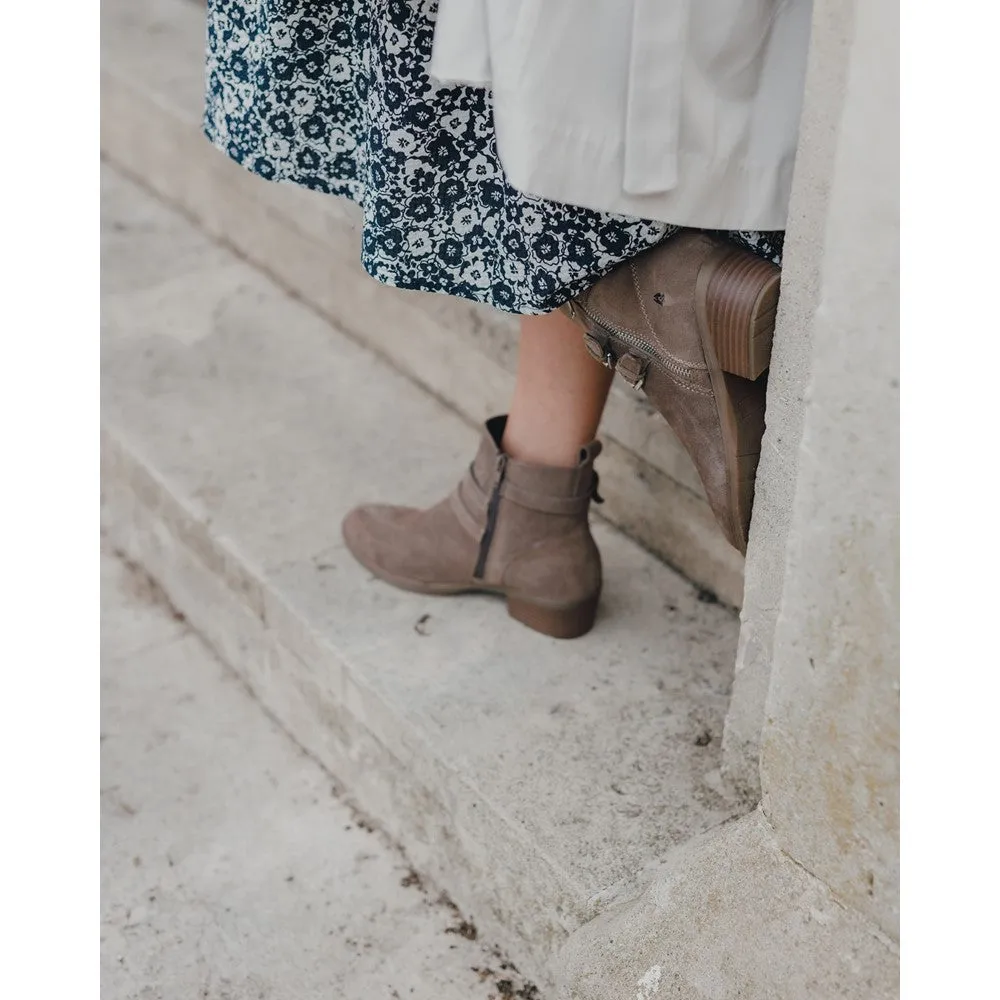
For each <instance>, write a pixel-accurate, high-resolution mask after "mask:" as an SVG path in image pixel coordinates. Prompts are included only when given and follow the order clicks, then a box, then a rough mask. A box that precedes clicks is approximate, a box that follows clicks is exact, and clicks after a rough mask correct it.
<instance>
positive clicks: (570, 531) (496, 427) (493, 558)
mask: <svg viewBox="0 0 1000 1000" xmlns="http://www.w3.org/2000/svg"><path fill="white" fill-rule="evenodd" d="M506 422H507V418H506V417H503V416H501V417H493V418H492V419H491V420H488V421H487V422H486V427H485V430H484V433H483V437H482V440H481V442H480V445H479V451H478V454H477V455H476V457H475V459H474V460H473V462H472V464H471V465H470V466H469V469H468V471H467V472H466V474H465V475H464V476H463V477H462V479H461V481H460V482H459V484H458V486H457V487H456V488H455V490H454V491H453V492H452V493H451V494H450V495H449V496H448V497H446V498H445V499H444V500H442V501H441V502H440V503H438V504H436V505H435V506H433V507H431V508H429V509H427V510H416V509H414V508H410V507H394V506H385V505H382V504H369V505H365V506H362V507H357V508H355V509H354V510H352V511H351V512H350V513H349V514H348V515H347V517H346V518H345V519H344V524H343V532H344V540H345V541H346V543H347V547H348V549H350V551H351V553H352V554H353V555H354V557H355V558H356V559H357V560H358V562H360V563H361V565H362V566H364V567H365V568H366V569H368V570H369V571H370V572H371V573H373V574H374V575H375V576H377V577H378V578H379V579H381V580H385V581H386V582H387V583H391V584H392V585H393V586H396V587H401V588H402V589H404V590H413V591H417V592H418V593H422V594H459V593H462V592H464V591H489V592H491V593H497V594H502V595H504V597H506V599H507V610H508V613H509V614H510V615H511V617H512V618H516V619H517V620H518V621H520V622H522V623H523V624H525V625H527V626H528V627H529V628H532V629H535V630H536V631H538V632H544V633H545V634H546V635H551V636H556V637H557V638H560V639H573V638H575V637H576V636H579V635H583V634H584V633H585V632H588V631H590V629H591V627H592V626H593V624H594V617H595V615H596V613H597V602H598V598H599V597H600V593H601V557H600V554H599V553H598V551H597V546H596V545H595V544H594V539H593V537H592V536H591V533H590V524H589V521H588V516H587V515H588V511H589V508H590V501H591V499H592V498H594V497H595V496H596V492H597V474H596V473H595V472H594V459H595V458H596V457H597V455H598V454H599V453H600V451H601V445H600V442H598V441H594V442H592V443H591V444H589V445H587V446H586V447H585V448H582V449H581V451H580V460H579V462H578V464H577V465H576V466H575V467H573V468H559V467H555V466H547V465H535V464H532V463H529V462H521V461H518V460H517V459H514V458H511V457H510V456H508V455H506V454H504V452H503V450H502V447H501V442H502V440H503V432H504V427H505V426H506Z"/></svg>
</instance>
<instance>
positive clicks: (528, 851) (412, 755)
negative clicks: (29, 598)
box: [101, 424, 636, 985]
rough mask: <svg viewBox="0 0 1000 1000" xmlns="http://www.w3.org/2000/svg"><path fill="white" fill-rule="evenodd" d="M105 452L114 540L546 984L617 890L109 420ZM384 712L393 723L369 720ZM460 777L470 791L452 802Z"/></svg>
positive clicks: (106, 504) (108, 519)
mask: <svg viewBox="0 0 1000 1000" xmlns="http://www.w3.org/2000/svg"><path fill="white" fill-rule="evenodd" d="M101 450H102V455H101V484H102V508H103V515H104V516H103V518H102V520H103V521H104V530H106V531H107V533H108V536H109V540H110V541H111V543H112V545H113V546H114V547H115V548H116V549H117V550H118V551H120V552H121V553H122V554H123V555H124V556H125V557H126V558H127V559H129V560H130V561H132V562H133V563H135V564H136V565H138V566H140V567H141V568H142V569H143V570H144V571H145V572H146V573H148V574H149V575H150V576H151V577H152V578H153V579H154V580H155V581H156V582H157V584H158V585H159V586H160V587H161V588H162V589H163V591H164V593H165V594H166V595H167V597H168V599H169V600H170V603H171V604H172V605H173V606H174V607H175V608H176V609H177V611H178V612H179V613H180V614H182V615H183V616H184V617H185V619H186V620H187V622H188V624H189V625H190V626H191V627H192V628H193V629H194V630H195V631H196V632H198V633H199V635H201V636H202V637H203V638H204V639H205V640H206V641H207V642H208V644H209V645H210V646H211V647H212V649H213V650H214V651H215V652H216V654H217V655H218V656H219V657H220V659H221V660H222V661H223V662H224V663H226V664H227V665H228V666H229V667H230V668H231V669H232V670H234V671H235V673H236V674H237V675H238V676H239V677H240V678H241V680H242V681H243V682H244V683H245V684H246V685H247V687H248V688H249V690H250V691H251V693H252V694H253V695H254V697H255V698H257V700H258V701H259V702H260V703H261V704H262V705H263V706H264V708H265V709H266V710H267V711H268V713H269V714H270V715H272V717H274V718H275V720H276V721H277V722H278V723H279V724H280V725H281V726H282V728H284V729H285V731H286V732H287V733H288V734H289V735H290V736H291V737H292V739H294V740H295V742H296V743H297V744H298V745H299V746H301V747H302V748H303V749H304V750H305V751H306V752H307V753H309V754H310V755H311V756H312V757H314V758H315V759H316V760H317V761H319V762H320V763H321V764H322V765H323V766H324V767H325V768H326V769H327V770H328V771H329V772H330V773H331V775H334V776H335V777H336V780H337V781H338V782H342V783H343V785H344V786H345V788H346V789H347V791H348V793H349V795H350V796H351V797H352V798H353V799H354V800H355V801H356V803H357V804H358V806H359V807H360V809H361V810H362V811H363V812H365V813H367V814H368V815H370V816H372V817H374V818H375V819H376V820H377V821H378V823H379V825H380V826H382V828H383V829H384V830H385V832H386V833H387V834H388V835H389V836H390V837H392V838H393V839H394V840H396V841H397V842H399V843H401V844H402V845H403V847H404V848H405V850H406V852H407V855H408V857H409V858H410V859H411V860H412V862H413V863H414V865H415V866H416V868H417V869H418V870H422V871H424V872H426V873H427V874H429V875H430V877H431V878H432V879H433V881H434V882H435V883H436V884H438V885H440V886H441V887H443V888H444V889H445V890H446V891H447V892H448V894H449V895H450V896H451V898H452V899H454V900H455V902H456V903H457V904H458V905H459V907H460V908H461V909H462V911H463V912H464V913H465V914H467V915H468V916H469V919H470V920H472V921H473V922H474V923H475V924H476V925H477V926H478V927H479V928H480V929H481V930H483V931H484V932H485V933H486V934H487V936H488V937H489V938H490V939H491V940H494V941H496V942H497V943H498V944H499V945H500V946H501V947H502V948H504V949H505V950H506V951H508V953H509V954H511V955H512V956H513V957H514V960H515V961H516V962H517V963H518V967H519V968H521V971H522V972H525V973H526V974H528V975H529V976H531V977H532V978H533V979H534V980H535V981H536V982H538V983H539V984H540V985H542V984H549V972H548V968H549V963H550V962H551V961H552V960H553V959H554V957H555V955H556V953H557V952H558V950H559V948H560V947H561V945H562V944H563V943H564V942H565V940H566V939H567V938H568V935H569V934H570V933H572V932H573V931H574V930H576V929H577V928H579V927H580V926H582V925H583V924H584V923H586V922H587V921H589V920H590V919H592V918H593V917H594V916H596V915H597V913H598V912H599V910H600V909H602V908H603V907H604V906H605V905H606V903H607V900H609V899H610V900H617V899H618V897H619V895H620V891H619V890H618V889H617V888H616V887H608V890H605V891H604V892H602V893H598V894H592V893H588V892H587V891H586V889H585V888H584V887H583V886H581V885H579V884H576V883H575V882H574V880H573V878H572V877H571V876H570V875H568V873H566V872H565V871H563V870H562V869H561V868H560V866H559V865H558V864H557V863H555V862H554V861H553V860H552V859H551V858H549V857H548V856H547V855H546V854H545V853H544V851H542V850H541V849H539V848H538V847H537V845H534V844H532V843H530V842H529V840H528V838H527V836H526V833H525V831H524V830H523V828H521V827H519V826H517V825H516V824H515V823H513V822H511V820H510V819H509V818H508V817H507V816H506V815H505V814H504V812H503V811H502V810H501V809H499V808H498V807H496V806H495V805H494V804H493V803H491V802H490V801H489V798H488V796H486V795H484V794H483V793H482V791H481V790H480V789H478V788H473V787H472V786H471V785H470V784H469V782H468V781H467V779H465V778H463V777H461V776H459V775H458V774H457V773H456V772H455V771H454V770H453V769H452V768H450V767H449V766H448V763H447V761H444V760H441V759H439V758H438V757H437V756H436V755H435V754H434V752H433V751H432V750H430V749H429V748H428V747H427V746H426V743H425V741H424V740H423V738H422V736H421V734H420V733H419V732H418V731H416V730H415V728H414V727H413V726H412V724H411V723H409V722H407V721H406V720H404V719H402V718H400V717H399V716H398V715H396V714H395V713H394V712H393V711H392V709H391V708H390V707H387V706H386V705H385V704H384V703H383V702H382V701H381V699H379V697H378V695H377V694H376V693H374V692H373V691H372V690H371V689H370V688H369V687H368V686H367V685H366V684H365V682H364V680H363V679H362V678H359V677H358V676H357V675H356V673H355V672H353V671H352V670H351V666H350V662H349V657H347V656H346V655H345V654H344V653H343V652H341V651H338V650H336V649H334V648H333V647H332V646H331V645H330V644H329V643H328V642H326V641H325V640H324V639H323V638H322V637H321V636H318V635H316V634H315V633H311V634H309V635H304V634H303V633H304V631H305V629H306V628H307V626H305V625H304V623H303V622H302V621H301V619H297V616H296V614H295V611H294V609H292V608H289V607H287V606H282V602H281V599H280V598H277V597H275V595H273V594H271V595H269V594H267V581H266V580H265V579H263V577H262V575H260V574H258V573H257V572H256V571H255V569H254V568H253V567H252V566H251V565H250V564H249V562H248V561H247V560H246V559H245V558H243V557H242V556H241V555H240V553H239V552H238V549H237V547H236V545H235V543H233V542H232V541H231V540H228V539H225V538H219V537H215V536H214V535H213V533H212V531H211V526H210V525H209V524H207V523H205V521H204V520H203V519H201V518H199V516H198V514H197V513H196V512H195V511H194V510H192V509H191V508H190V506H189V505H188V504H187V503H186V502H185V501H184V500H183V499H182V498H181V497H178V496H176V495H175V494H174V492H173V491H172V490H171V489H170V487H169V485H168V484H167V483H166V482H165V481H164V480H163V479H162V478H161V477H160V476H159V475H158V474H157V473H156V471H155V469H153V468H151V467H149V466H148V465H147V464H146V463H145V462H144V461H143V460H142V458H141V457H139V455H138V453H137V451H136V449H134V447H133V446H132V445H131V444H130V443H129V442H128V441H127V438H126V435H124V434H122V433H121V432H119V431H118V430H117V429H115V428H113V427H109V426H107V425H106V424H105V425H104V426H102V434H101ZM296 626H297V627H296ZM310 632H311V630H310ZM317 675H320V676H328V677H329V676H334V677H336V676H337V675H339V676H340V677H342V678H343V680H342V681H341V683H340V684H339V685H338V689H339V691H340V692H341V695H342V697H341V699H340V700H339V701H337V700H335V696H334V695H333V694H332V693H331V692H330V690H329V687H323V688H321V686H320V685H318V684H317V683H316V681H315V677H316V676H317ZM331 686H332V685H331ZM379 714H381V715H383V716H391V718H388V719H387V721H386V722H385V724H383V725H376V726H373V725H371V720H372V718H373V717H377V716H378V715H379ZM386 733H393V734H394V736H395V741H396V745H395V746H390V745H388V744H389V740H387V739H386V738H385V736H386ZM338 735H339V737H340V738H338ZM421 750H423V751H424V753H425V757H424V758H421V757H420V751H421ZM404 756H405V757H407V759H408V762H404V759H403V758H404ZM456 782H458V783H460V784H461V785H462V786H464V789H465V794H464V796H455V795H453V794H448V790H449V784H451V785H452V786H454V783H456ZM463 798H464V799H466V800H469V801H472V802H473V803H476V802H478V804H479V807H478V808H476V807H473V808H465V809H464V810H463V811H462V814H461V816H453V815H452V814H451V810H450V809H449V807H448V805H446V803H448V802H451V803H453V804H454V803H455V802H456V801H461V800H462V799H463ZM428 828H430V829H431V830H432V831H433V832H431V833H428ZM486 830H489V832H490V835H489V836H485V835H484V834H485V831H486ZM498 831H501V832H502V836H498ZM476 844H479V845H486V844H488V845H489V854H490V856H491V859H492V862H493V866H494V870H499V871H503V872H504V879H503V881H504V882H506V883H507V884H509V885H517V886H518V887H519V888H520V895H521V903H522V905H523V902H524V898H525V894H526V893H527V894H531V893H533V894H534V895H535V896H536V903H535V905H534V909H533V919H532V922H531V925H530V926H525V925H523V924H521V923H519V922H518V920H517V918H516V917H513V916H512V915H511V914H510V913H509V911H508V910H507V908H506V906H505V903H504V898H503V893H502V891H500V889H499V887H498V886H496V885H484V884H483V883H482V880H481V879H477V878H476V875H475V872H476V870H477V864H476V860H475V859H476V856H477V855H478V856H480V857H481V856H482V854H483V852H482V850H478V851H477V850H476ZM629 889H630V893H629V894H630V895H631V892H633V891H636V889H635V887H634V886H632V885H631V884H629Z"/></svg>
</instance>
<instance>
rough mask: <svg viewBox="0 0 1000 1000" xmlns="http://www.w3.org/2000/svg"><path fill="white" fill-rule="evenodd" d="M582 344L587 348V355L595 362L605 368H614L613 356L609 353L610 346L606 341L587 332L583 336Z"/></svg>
mask: <svg viewBox="0 0 1000 1000" xmlns="http://www.w3.org/2000/svg"><path fill="white" fill-rule="evenodd" d="M583 343H584V345H585V346H586V348H587V353H588V354H589V355H590V356H591V357H592V358H593V359H594V360H595V361H598V362H600V363H601V364H602V365H604V367H605V368H611V369H613V368H614V367H615V363H616V361H615V356H614V354H612V353H611V345H610V343H609V342H608V341H607V340H603V339H602V338H601V337H598V336H597V334H596V333H591V332H590V331H588V332H587V333H585V334H584V335H583Z"/></svg>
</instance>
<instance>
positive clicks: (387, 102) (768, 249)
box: [204, 0, 783, 313]
mask: <svg viewBox="0 0 1000 1000" xmlns="http://www.w3.org/2000/svg"><path fill="white" fill-rule="evenodd" d="M436 13H437V2H436V0H338V2H336V3H332V2H330V0H208V41H207V97H206V107H205V120H204V128H205V133H206V135H207V136H208V138H209V139H210V140H211V141H212V142H213V143H214V144H215V145H216V146H218V148H219V149H221V150H223V151H225V152H226V153H227V154H228V155H229V156H230V157H232V158H233V159H234V160H236V161H237V162H238V163H241V164H243V165H244V166H245V167H247V168H248V169H250V170H252V171H254V172H255V173H257V174H259V175H260V176H261V177H265V178H267V179H269V180H274V181H291V182H293V183H295V184H301V185H304V186H305V187H308V188H313V189H315V190H317V191H322V192H325V193H327V194H334V195H343V196H346V197H348V198H351V199H352V200H353V201H355V202H357V203H358V204H359V205H360V206H361V209H362V213H363V216H364V227H363V234H362V240H361V261H362V264H363V265H364V267H365V269H366V270H367V271H368V273H369V274H370V275H371V276H372V277H373V278H377V279H378V280H379V281H382V282H385V283H386V284H388V285H395V286H397V287H399V288H409V289H418V290H421V291H428V292H445V293H447V294H449V295H456V296H460V297H462V298H466V299H473V300H475V301H478V302H484V303H487V304H489V305H492V306H495V307H496V308H498V309H503V310H506V311H508V312H514V313H544V312H549V311H550V310H552V309H554V308H556V307H557V306H559V305H561V304H562V303H563V302H565V301H566V300H567V299H569V298H571V297H572V296H574V295H576V294H577V293H579V292H581V291H583V289H585V288H587V287H588V286H589V285H591V284H593V282H594V281H595V280H596V279H597V278H599V277H600V276H601V275H603V274H606V273H607V272H608V271H610V270H612V269H613V268H614V267H615V266H616V265H618V264H620V263H621V262H622V261H624V260H627V259H628V258H630V257H634V256H635V255H637V254H639V253H641V252H642V251H643V250H646V249H648V248H649V247H651V246H653V245H654V244H656V243H659V242H660V241H661V240H664V239H669V238H670V237H671V236H673V235H674V234H675V233H677V232H678V231H679V229H678V227H677V226H670V225H666V224H665V223H662V222H651V221H648V220H643V219H633V218H626V217H623V216H618V215H609V214H606V213H601V212H594V211H590V210H589V209H584V208H578V207H574V206H571V205H564V204H560V203H558V202H552V201H546V200H544V199H541V198H535V197H532V196H529V195H525V194H522V193H520V192H519V191H516V190H515V189H514V188H512V187H511V186H510V184H508V183H507V180H506V178H505V177H504V173H503V168H502V167H501V165H500V160H499V158H498V157H497V150H496V139H495V136H494V132H493V117H492V109H491V102H490V95H489V93H488V92H487V91H485V90H482V89H477V88H473V87H464V86H442V85H440V84H437V83H436V82H435V81H432V80H431V79H430V78H429V76H428V73H427V64H428V62H429V60H430V53H431V42H432V39H433V34H434V19H435V17H436ZM729 235H730V237H731V238H733V239H735V240H737V241H738V242H741V243H742V244H744V245H745V246H748V247H749V248H750V249H753V250H755V251H756V252H758V253H760V254H762V255H763V256H765V257H768V258H769V259H771V260H774V261H775V262H776V263H780V261H781V250H782V237H783V234H782V233H730V234H729Z"/></svg>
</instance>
